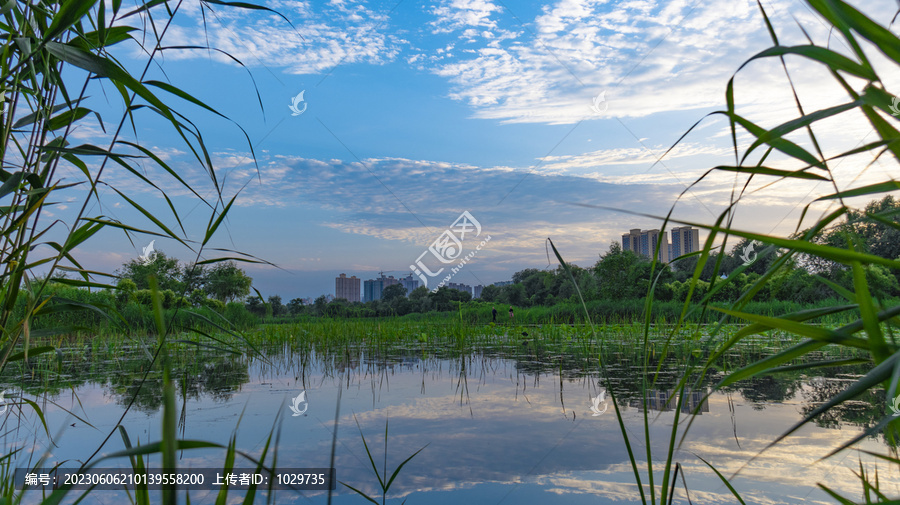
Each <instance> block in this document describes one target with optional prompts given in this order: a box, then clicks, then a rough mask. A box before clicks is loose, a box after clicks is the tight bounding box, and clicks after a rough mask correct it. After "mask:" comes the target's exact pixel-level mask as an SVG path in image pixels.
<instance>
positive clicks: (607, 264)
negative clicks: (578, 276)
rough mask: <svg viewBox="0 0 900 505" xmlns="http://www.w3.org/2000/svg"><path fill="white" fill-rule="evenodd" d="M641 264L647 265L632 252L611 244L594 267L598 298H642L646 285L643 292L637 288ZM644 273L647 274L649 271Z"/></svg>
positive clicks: (616, 244)
mask: <svg viewBox="0 0 900 505" xmlns="http://www.w3.org/2000/svg"><path fill="white" fill-rule="evenodd" d="M641 263H647V264H648V265H649V261H647V260H646V259H644V258H642V257H641V256H638V255H637V254H635V253H634V252H632V251H624V250H622V246H621V245H619V243H618V242H613V243H612V244H611V245H610V246H609V250H608V251H607V252H606V254H604V255H602V256H600V259H599V260H598V261H597V263H596V264H595V265H594V274H595V275H596V276H597V283H598V285H599V286H598V290H599V294H600V297H601V298H606V299H610V300H612V299H621V298H639V297H641V296H644V295H645V294H646V293H647V290H646V288H647V285H646V284H645V285H644V286H643V288H644V290H643V291H641V290H640V286H638V280H639V278H638V277H639V275H640V272H639V271H638V269H639V268H640V267H639V265H640V264H641ZM645 271H646V272H647V273H648V274H649V269H646V270H645Z"/></svg>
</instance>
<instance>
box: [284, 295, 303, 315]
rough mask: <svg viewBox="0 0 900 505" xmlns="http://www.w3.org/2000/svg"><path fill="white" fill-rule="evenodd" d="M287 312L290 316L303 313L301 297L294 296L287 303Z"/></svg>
mask: <svg viewBox="0 0 900 505" xmlns="http://www.w3.org/2000/svg"><path fill="white" fill-rule="evenodd" d="M287 308H288V312H290V314H291V315H292V316H299V315H300V314H302V313H303V299H302V298H294V299H293V300H291V301H290V302H288V304H287Z"/></svg>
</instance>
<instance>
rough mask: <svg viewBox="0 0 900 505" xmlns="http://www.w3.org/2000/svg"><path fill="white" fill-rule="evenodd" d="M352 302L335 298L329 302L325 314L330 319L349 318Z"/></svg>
mask: <svg viewBox="0 0 900 505" xmlns="http://www.w3.org/2000/svg"><path fill="white" fill-rule="evenodd" d="M349 305H350V301H349V300H347V299H346V298H335V299H334V300H331V301H330V302H328V305H327V306H326V307H325V314H326V315H327V316H330V317H347V316H348V315H349V312H350V311H349Z"/></svg>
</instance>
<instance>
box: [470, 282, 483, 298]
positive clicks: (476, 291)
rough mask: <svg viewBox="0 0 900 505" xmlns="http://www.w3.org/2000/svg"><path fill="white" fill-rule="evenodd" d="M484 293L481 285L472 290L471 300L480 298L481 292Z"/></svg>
mask: <svg viewBox="0 0 900 505" xmlns="http://www.w3.org/2000/svg"><path fill="white" fill-rule="evenodd" d="M482 291H484V286H482V285H481V284H479V285H477V286H475V287H473V288H472V298H481V292H482Z"/></svg>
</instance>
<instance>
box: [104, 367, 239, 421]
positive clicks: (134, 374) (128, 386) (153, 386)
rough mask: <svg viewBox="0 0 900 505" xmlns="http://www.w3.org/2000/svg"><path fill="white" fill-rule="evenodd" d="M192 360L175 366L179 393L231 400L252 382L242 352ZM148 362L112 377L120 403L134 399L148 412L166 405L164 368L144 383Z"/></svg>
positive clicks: (137, 405)
mask: <svg viewBox="0 0 900 505" xmlns="http://www.w3.org/2000/svg"><path fill="white" fill-rule="evenodd" d="M194 358H195V359H194V360H192V362H191V363H188V364H184V363H181V364H180V365H181V366H178V367H175V368H174V369H173V370H172V380H173V381H174V382H175V390H176V392H177V393H178V395H179V396H185V397H187V398H189V399H192V400H200V399H201V398H202V397H203V396H209V397H211V398H212V399H213V400H215V401H227V400H229V399H230V398H231V396H232V395H233V393H234V392H235V391H237V390H238V388H239V387H240V386H241V384H245V383H247V382H250V371H249V367H248V365H247V363H246V361H245V360H243V359H241V357H240V356H231V355H226V356H210V355H204V354H201V353H198V354H197V355H196V356H195V357H194ZM147 364H149V361H148V362H144V363H143V365H144V366H142V367H140V369H138V370H131V371H130V372H128V373H119V374H116V375H115V376H114V377H111V378H110V381H109V382H110V391H111V392H112V394H113V395H115V396H116V397H117V399H116V403H118V404H120V405H128V404H129V403H130V402H131V398H132V397H135V399H134V407H136V408H137V409H139V410H141V411H144V412H155V411H157V410H159V408H160V407H161V406H162V391H163V380H162V372H159V371H157V370H154V371H152V372H151V373H150V374H149V375H148V376H147V379H146V380H145V381H144V382H143V385H142V384H141V380H142V378H143V376H144V367H145V366H146V365H147Z"/></svg>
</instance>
